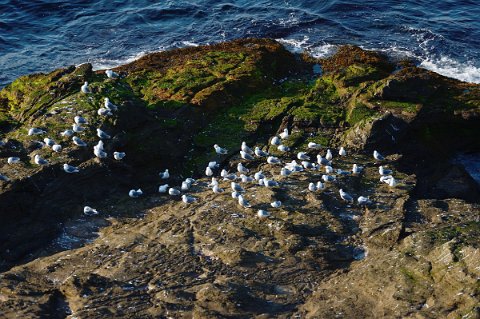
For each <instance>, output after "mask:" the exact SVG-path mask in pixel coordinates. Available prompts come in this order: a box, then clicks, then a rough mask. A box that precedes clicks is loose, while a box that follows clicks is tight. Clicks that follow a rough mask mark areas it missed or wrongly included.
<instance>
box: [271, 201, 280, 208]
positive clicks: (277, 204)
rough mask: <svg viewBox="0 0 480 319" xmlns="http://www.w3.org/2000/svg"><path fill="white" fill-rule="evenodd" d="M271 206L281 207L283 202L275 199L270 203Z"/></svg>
mask: <svg viewBox="0 0 480 319" xmlns="http://www.w3.org/2000/svg"><path fill="white" fill-rule="evenodd" d="M270 206H272V207H273V208H279V207H280V206H282V202H281V201H279V200H277V201H274V202H272V203H270Z"/></svg>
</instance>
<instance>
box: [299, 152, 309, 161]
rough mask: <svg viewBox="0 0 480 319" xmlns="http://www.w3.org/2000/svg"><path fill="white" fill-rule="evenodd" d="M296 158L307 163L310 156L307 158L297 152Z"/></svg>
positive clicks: (305, 155)
mask: <svg viewBox="0 0 480 319" xmlns="http://www.w3.org/2000/svg"><path fill="white" fill-rule="evenodd" d="M297 158H298V159H299V160H302V161H309V160H310V156H308V155H307V154H306V153H305V152H298V154H297Z"/></svg>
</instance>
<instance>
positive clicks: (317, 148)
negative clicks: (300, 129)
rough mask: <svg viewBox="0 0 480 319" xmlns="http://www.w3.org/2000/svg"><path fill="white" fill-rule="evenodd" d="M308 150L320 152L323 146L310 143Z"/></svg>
mask: <svg viewBox="0 0 480 319" xmlns="http://www.w3.org/2000/svg"><path fill="white" fill-rule="evenodd" d="M308 148H311V149H314V150H319V149H321V148H322V145H320V144H317V143H314V142H310V143H308Z"/></svg>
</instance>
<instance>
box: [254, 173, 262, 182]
mask: <svg viewBox="0 0 480 319" xmlns="http://www.w3.org/2000/svg"><path fill="white" fill-rule="evenodd" d="M253 178H255V180H257V181H258V180H261V179H264V178H265V175H263V172H262V171H258V172H256V173H255V175H253Z"/></svg>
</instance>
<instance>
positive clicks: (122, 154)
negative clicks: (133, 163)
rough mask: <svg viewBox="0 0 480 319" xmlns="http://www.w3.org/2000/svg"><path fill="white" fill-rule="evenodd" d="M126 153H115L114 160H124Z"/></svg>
mask: <svg viewBox="0 0 480 319" xmlns="http://www.w3.org/2000/svg"><path fill="white" fill-rule="evenodd" d="M125 155H127V154H125V152H113V158H114V159H116V160H117V161H120V160H122V159H123V158H124V157H125Z"/></svg>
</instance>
